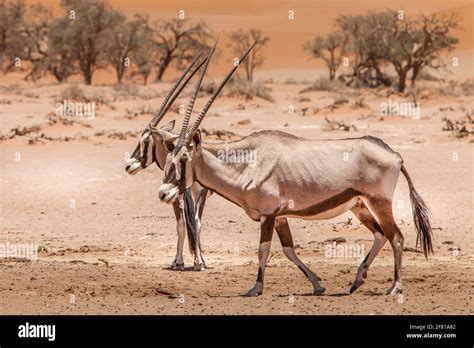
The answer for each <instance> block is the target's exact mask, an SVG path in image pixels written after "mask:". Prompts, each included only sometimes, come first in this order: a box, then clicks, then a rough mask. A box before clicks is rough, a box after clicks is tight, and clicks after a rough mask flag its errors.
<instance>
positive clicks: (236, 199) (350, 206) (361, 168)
mask: <svg viewBox="0 0 474 348" xmlns="http://www.w3.org/2000/svg"><path fill="white" fill-rule="evenodd" d="M249 50H250V49H249ZM248 53H249V51H247V52H246V53H245V55H244V58H245V56H246V55H247V54H248ZM240 61H242V59H241V60H240ZM235 69H236V67H235V66H234V68H233V69H232V70H231V71H230V72H229V74H228V75H227V76H226V77H225V78H224V80H223V81H222V82H221V84H220V85H219V87H218V88H217V90H216V91H215V93H214V94H213V95H212V96H211V98H210V100H209V101H208V102H207V104H206V105H205V107H204V108H203V110H202V111H201V112H200V114H199V115H198V117H197V119H196V121H195V123H194V124H193V125H192V127H191V128H190V129H189V130H188V123H189V117H185V119H184V121H183V127H182V129H181V132H180V134H179V136H178V137H176V136H172V137H170V136H169V135H167V133H166V132H163V131H161V130H160V129H157V130H156V133H157V134H159V136H158V138H160V139H161V141H163V144H164V146H165V147H166V148H167V149H168V150H170V151H171V150H172V152H170V153H169V154H168V156H167V158H166V165H165V176H164V179H163V184H162V185H161V187H160V189H159V198H160V199H161V200H162V201H163V202H166V203H173V202H174V201H175V200H176V199H177V197H178V196H179V195H180V194H183V193H184V192H185V191H186V190H187V189H188V188H190V187H191V186H192V185H193V184H195V183H196V182H197V183H199V184H200V185H201V186H203V187H205V188H207V189H209V190H211V191H213V192H215V193H217V194H218V195H220V196H222V197H224V198H225V199H227V200H229V201H231V202H233V203H235V204H236V205H238V206H239V207H241V208H242V209H244V211H245V212H246V213H247V215H248V216H249V217H250V218H251V219H252V220H254V221H259V222H260V227H261V233H260V245H259V248H258V259H259V267H258V275H257V281H256V284H255V286H254V287H253V288H252V289H250V290H249V291H248V292H247V296H256V295H259V294H262V292H263V284H264V275H265V265H266V262H267V259H268V255H269V252H270V243H271V239H272V235H273V229H274V228H275V229H276V231H277V234H278V237H279V239H280V242H281V244H282V247H283V252H284V254H285V255H286V256H287V257H288V258H289V259H290V260H291V261H292V262H293V263H295V264H296V265H297V266H298V267H299V268H300V269H301V271H302V272H303V273H304V274H305V276H306V277H307V278H308V279H309V281H310V282H311V283H312V285H313V287H314V294H315V295H321V294H323V292H324V291H325V289H324V288H323V287H322V286H321V285H320V283H319V281H320V280H321V279H320V278H319V277H318V276H317V275H316V274H315V273H313V272H312V271H311V270H310V269H309V268H308V267H307V266H306V265H305V264H304V263H303V262H302V261H301V260H300V259H299V258H298V256H297V255H296V253H295V250H294V248H293V239H292V235H291V231H290V228H289V225H288V221H287V219H288V218H301V219H316V220H322V219H330V218H333V217H336V216H339V215H341V214H343V213H344V212H346V211H348V210H350V211H352V212H353V213H354V215H355V216H356V217H357V218H358V219H359V220H360V222H361V223H362V224H363V225H365V226H366V227H367V228H368V229H369V230H370V231H371V232H372V233H373V234H374V243H373V246H372V248H371V250H370V251H369V253H368V254H367V256H366V257H365V259H364V260H363V261H362V263H361V264H360V266H359V269H358V271H357V275H356V278H355V280H354V282H353V284H352V287H351V288H350V292H351V293H352V292H354V291H355V290H356V289H357V288H358V287H360V286H361V285H362V284H363V283H364V279H365V278H366V277H367V271H368V268H369V266H370V264H371V263H372V261H373V260H374V258H375V257H376V256H377V254H378V253H379V251H380V250H381V249H382V247H383V246H384V244H385V243H386V241H387V240H388V241H389V242H390V244H391V247H392V249H393V254H394V263H395V276H394V278H393V284H392V285H391V287H390V289H389V290H388V293H390V294H395V293H400V292H402V281H401V266H402V253H403V241H404V237H403V235H402V233H401V232H400V229H399V228H398V226H397V224H396V222H395V220H394V217H393V213H392V199H393V194H394V190H395V187H396V185H397V180H398V176H399V173H400V172H402V173H403V175H404V176H405V178H406V180H407V182H408V186H409V190H410V200H411V204H412V209H413V217H414V224H415V228H416V231H417V237H418V238H420V239H421V246H422V249H423V252H424V254H425V257H427V256H428V254H429V253H432V252H433V246H432V232H431V226H430V222H429V219H428V208H427V206H426V204H425V203H424V201H423V200H422V198H421V197H420V195H419V194H418V193H417V191H416V190H415V187H414V185H413V182H412V180H411V179H410V177H409V175H408V172H407V170H406V169H405V167H404V165H403V160H402V158H401V156H400V154H398V153H397V152H395V151H393V150H392V149H391V148H390V147H389V146H388V145H387V144H385V143H384V142H383V141H382V140H380V139H377V138H374V137H371V136H365V137H361V138H350V139H340V140H310V139H305V138H301V137H296V136H293V135H290V134H287V133H284V132H280V131H262V132H257V133H253V134H251V135H249V136H248V137H245V138H243V139H241V140H237V141H234V142H227V143H221V144H205V143H203V142H202V140H201V133H200V131H199V130H198V128H199V126H200V124H201V122H202V120H203V118H204V116H205V115H206V113H207V111H208V110H209V108H210V107H211V105H212V103H213V102H214V100H215V99H216V98H217V96H218V94H219V93H220V91H221V90H222V88H223V87H224V85H225V83H226V82H227V81H228V80H229V78H230V77H231V75H232V74H233V72H234V71H235ZM195 92H197V90H196V91H195ZM195 97H196V96H195V95H192V96H191V101H192V100H193V99H194V98H195ZM190 106H191V108H192V103H190ZM190 114H191V113H188V115H187V116H189V115H190ZM230 150H234V151H236V152H237V151H253V152H254V153H255V154H256V156H253V157H252V158H253V159H254V161H256V163H243V162H242V161H240V162H238V163H235V162H232V163H226V161H225V160H222V158H223V157H224V158H226V157H225V156H222V154H223V153H225V152H226V151H227V152H228V151H230ZM418 238H417V240H418Z"/></svg>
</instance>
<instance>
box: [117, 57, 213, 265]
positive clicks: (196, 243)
mask: <svg viewBox="0 0 474 348" xmlns="http://www.w3.org/2000/svg"><path fill="white" fill-rule="evenodd" d="M214 49H215V48H214ZM214 49H212V50H211V52H210V53H209V56H208V59H207V60H206V59H204V60H201V62H200V63H199V64H197V62H198V61H199V58H200V57H201V56H202V54H203V51H201V52H200V53H199V54H198V55H197V56H196V58H195V59H194V61H193V62H192V63H191V64H190V65H189V67H188V68H187V69H186V70H185V72H184V73H183V75H182V76H181V78H180V79H179V80H178V81H177V82H176V83H175V85H174V86H173V87H172V88H171V90H170V91H169V92H168V94H167V96H166V97H165V99H164V100H163V102H162V104H161V106H160V109H159V111H158V112H157V113H156V114H155V116H154V117H153V119H152V120H151V122H150V124H149V125H148V126H147V127H146V128H145V129H144V130H143V132H142V134H141V136H140V140H139V142H138V144H137V146H136V147H135V150H134V151H133V153H132V154H131V156H130V158H129V159H128V160H127V162H126V163H125V170H126V171H127V173H128V174H130V175H135V174H137V173H138V172H139V171H141V170H143V169H145V168H147V167H148V166H149V165H151V164H153V163H156V165H157V166H158V168H160V169H161V170H163V169H164V167H165V161H166V156H167V155H168V153H169V150H168V149H166V148H165V146H164V144H163V142H162V141H155V138H154V136H153V134H154V133H156V132H157V130H158V129H159V130H160V132H162V133H163V134H166V136H167V137H169V138H174V137H177V135H175V134H174V133H172V130H173V128H174V124H175V121H174V120H173V121H171V122H169V123H168V124H166V125H165V126H163V127H161V128H157V125H158V123H159V122H160V121H161V120H162V119H163V117H164V116H165V114H166V112H167V111H168V110H169V108H170V107H171V105H172V104H173V102H174V101H175V100H176V98H177V97H178V96H179V94H180V93H181V91H182V90H183V88H184V87H185V86H186V85H187V83H188V82H189V81H190V79H191V78H192V77H193V76H194V75H195V74H196V72H197V71H198V70H199V69H200V68H201V67H202V66H203V65H204V63H206V62H208V61H209V57H210V56H211V54H212V52H213V51H214ZM196 64H197V66H196V67H195V69H193V70H192V71H191V73H190V74H189V75H188V76H187V77H186V75H187V74H188V73H189V72H190V70H191V69H192V67H193V66H195V65H196ZM202 76H203V75H202V74H201V80H202ZM185 77H186V78H185ZM210 194H211V193H210V192H209V191H208V190H207V189H205V188H203V187H202V186H201V185H199V183H195V184H194V185H192V186H191V187H190V188H189V190H187V191H186V192H183V194H181V195H180V198H179V199H177V200H175V201H174V202H173V211H174V215H175V217H176V230H177V232H178V243H177V250H176V257H175V259H174V260H173V262H172V264H171V269H173V270H184V258H183V247H184V240H185V233H186V232H185V231H188V241H189V246H190V250H191V252H192V253H193V254H194V270H197V271H203V270H205V269H206V264H205V262H204V258H203V254H202V248H201V242H200V232H201V217H202V213H203V210H204V205H205V202H206V198H207V197H208V196H209V195H210ZM193 202H195V204H194V203H193Z"/></svg>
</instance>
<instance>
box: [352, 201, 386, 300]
mask: <svg viewBox="0 0 474 348" xmlns="http://www.w3.org/2000/svg"><path fill="white" fill-rule="evenodd" d="M351 211H352V213H353V214H354V215H355V216H356V218H357V219H358V220H359V221H360V222H361V223H362V224H363V225H364V226H365V227H367V228H368V229H369V230H370V231H371V232H372V233H373V234H374V244H373V245H372V248H371V249H370V251H369V252H368V254H367V256H366V257H365V259H364V261H362V263H361V264H360V266H359V269H358V271H357V276H356V278H355V280H354V283H352V286H351V289H350V293H351V294H352V293H353V292H354V291H356V290H357V288H359V287H360V286H361V285H362V284H364V279H365V278H367V271H368V269H369V267H370V265H371V264H372V261H374V259H375V257H376V256H377V254H378V253H379V252H380V250H382V248H383V246H384V245H385V243H386V242H387V238H385V236H384V235H383V232H382V229H381V228H380V226H379V224H378V222H377V220H376V219H375V218H374V216H373V215H372V214H371V213H370V210H369V209H367V207H366V206H365V204H364V203H363V202H362V201H360V202H358V203H357V204H356V205H355V206H354V207H353V208H352V209H351Z"/></svg>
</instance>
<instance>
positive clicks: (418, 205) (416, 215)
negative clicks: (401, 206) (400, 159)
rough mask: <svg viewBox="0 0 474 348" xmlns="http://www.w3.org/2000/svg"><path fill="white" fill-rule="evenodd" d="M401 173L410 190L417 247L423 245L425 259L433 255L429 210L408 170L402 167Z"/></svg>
mask: <svg viewBox="0 0 474 348" xmlns="http://www.w3.org/2000/svg"><path fill="white" fill-rule="evenodd" d="M401 172H402V173H403V175H404V176H405V178H406V179H407V182H408V187H409V188H410V200H411V206H412V209H413V221H414V223H415V229H416V246H417V247H418V243H419V242H420V243H421V248H422V250H423V253H424V254H425V257H428V255H429V254H432V253H433V232H432V230H431V223H430V219H429V213H430V211H429V209H428V206H427V205H426V203H425V201H424V200H423V199H422V198H421V196H420V195H419V194H418V192H417V191H416V190H415V186H414V185H413V182H412V181H411V178H410V176H409V175H408V172H407V170H406V169H405V167H404V166H403V165H402V168H401Z"/></svg>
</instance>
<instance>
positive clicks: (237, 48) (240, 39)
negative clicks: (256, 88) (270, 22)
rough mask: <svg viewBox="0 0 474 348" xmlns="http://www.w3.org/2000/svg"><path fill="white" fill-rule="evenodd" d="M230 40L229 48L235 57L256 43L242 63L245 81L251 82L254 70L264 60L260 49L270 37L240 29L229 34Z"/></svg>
mask: <svg viewBox="0 0 474 348" xmlns="http://www.w3.org/2000/svg"><path fill="white" fill-rule="evenodd" d="M230 39H231V42H230V44H229V46H230V47H231V48H232V50H233V52H234V54H236V55H237V56H239V55H240V54H242V52H245V51H246V50H247V49H248V48H249V47H250V45H252V44H253V43H254V42H256V43H257V44H256V45H255V47H254V49H253V50H252V52H250V54H249V56H248V57H247V59H246V60H245V61H244V63H243V65H244V68H245V75H246V78H247V81H249V82H252V81H253V73H254V70H255V68H256V67H259V66H261V65H262V64H263V61H264V59H263V56H262V49H263V48H264V47H265V45H266V44H267V43H268V41H270V37H268V36H265V35H264V34H263V32H262V31H260V30H257V29H250V30H243V29H240V30H238V31H235V32H232V33H231V34H230Z"/></svg>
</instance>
